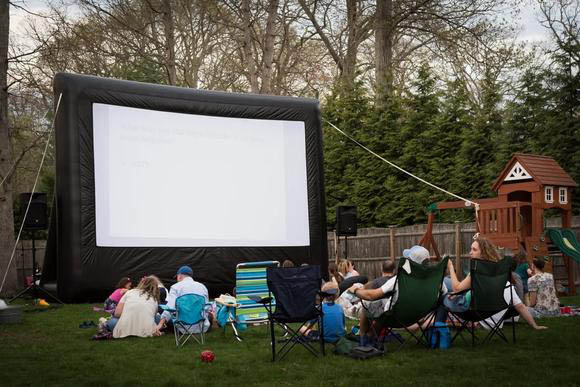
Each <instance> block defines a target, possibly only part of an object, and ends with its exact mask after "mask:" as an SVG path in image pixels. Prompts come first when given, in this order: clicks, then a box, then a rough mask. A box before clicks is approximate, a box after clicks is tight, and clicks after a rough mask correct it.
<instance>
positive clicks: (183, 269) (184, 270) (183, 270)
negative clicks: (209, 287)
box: [175, 266, 193, 276]
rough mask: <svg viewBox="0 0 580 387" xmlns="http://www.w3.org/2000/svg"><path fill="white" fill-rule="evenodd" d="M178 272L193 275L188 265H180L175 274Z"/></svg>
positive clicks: (178, 273)
mask: <svg viewBox="0 0 580 387" xmlns="http://www.w3.org/2000/svg"><path fill="white" fill-rule="evenodd" d="M180 274H187V275H193V270H191V267H189V266H181V267H180V268H179V270H177V274H175V276H178V275H180Z"/></svg>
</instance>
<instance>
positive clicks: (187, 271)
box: [95, 266, 213, 339]
mask: <svg viewBox="0 0 580 387" xmlns="http://www.w3.org/2000/svg"><path fill="white" fill-rule="evenodd" d="M192 276H193V270H192V269H191V267H189V266H182V267H180V268H179V270H177V274H176V279H177V282H176V283H175V284H174V285H173V286H171V288H170V289H169V292H168V291H167V289H166V288H165V286H164V285H163V283H162V282H161V281H160V280H159V278H157V277H156V276H154V275H149V276H146V277H143V278H141V280H140V281H139V284H138V285H137V287H136V288H134V289H132V283H131V280H130V279H129V278H123V279H121V281H120V282H119V284H118V285H117V288H116V289H115V291H113V293H112V294H111V295H110V296H109V297H108V298H107V300H106V301H105V308H104V309H105V311H107V312H109V313H110V314H111V316H110V318H109V319H105V318H102V319H101V320H100V322H99V328H98V333H97V335H96V336H95V338H96V339H100V338H111V337H112V338H123V337H127V336H139V337H151V336H159V335H161V334H162V331H163V330H164V329H165V328H166V327H167V326H168V324H171V312H170V310H171V309H174V308H175V301H176V300H177V298H178V297H180V296H182V295H185V294H198V295H201V296H203V297H204V299H205V302H206V303H207V302H208V299H209V293H208V291H207V288H206V287H205V285H203V284H202V283H200V282H197V281H194V280H193V278H192ZM160 305H166V308H161V307H160ZM168 309H169V310H168ZM212 321H213V314H212V313H211V312H209V313H207V317H206V319H205V321H204V323H203V327H202V326H201V324H200V326H196V325H194V326H191V327H190V328H188V329H190V333H199V332H200V331H201V329H203V331H204V332H207V331H208V330H209V329H210V327H211V323H212Z"/></svg>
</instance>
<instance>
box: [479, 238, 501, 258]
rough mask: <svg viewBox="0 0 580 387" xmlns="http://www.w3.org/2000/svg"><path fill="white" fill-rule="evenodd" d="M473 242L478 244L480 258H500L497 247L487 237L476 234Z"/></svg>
mask: <svg viewBox="0 0 580 387" xmlns="http://www.w3.org/2000/svg"><path fill="white" fill-rule="evenodd" d="M475 242H477V244H478V245H479V250H481V258H482V259H485V260H486V261H492V262H498V261H500V260H501V257H500V255H499V252H498V251H497V247H496V246H495V245H494V244H493V243H492V242H491V241H490V240H489V239H487V238H484V237H482V236H478V237H477V239H475Z"/></svg>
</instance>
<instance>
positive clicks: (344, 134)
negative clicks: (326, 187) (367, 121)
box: [324, 120, 479, 213]
mask: <svg viewBox="0 0 580 387" xmlns="http://www.w3.org/2000/svg"><path fill="white" fill-rule="evenodd" d="M324 122H326V123H327V124H329V125H330V126H332V127H333V128H334V129H336V130H337V131H338V132H340V133H341V134H342V135H343V136H345V137H346V138H348V139H349V140H351V141H352V142H354V143H355V144H357V145H358V146H360V147H361V148H363V149H364V150H366V151H367V152H369V153H370V154H372V155H373V156H375V157H378V158H379V159H381V160H382V161H384V162H385V163H387V164H389V165H390V166H391V167H393V168H396V169H398V170H399V171H401V172H403V173H406V174H407V175H409V176H411V177H412V178H414V179H417V180H419V181H420V182H422V183H424V184H427V185H428V186H430V187H432V188H435V189H437V190H439V191H441V192H444V193H446V194H447V195H450V196H453V197H454V198H457V199H459V200H463V201H464V202H465V205H466V206H471V205H472V204H474V205H475V210H476V213H477V210H478V209H479V203H476V202H474V201H472V200H469V199H465V198H463V197H461V196H459V195H456V194H454V193H453V192H449V191H447V190H445V189H443V188H441V187H438V186H436V185H435V184H433V183H430V182H428V181H427V180H424V179H421V178H420V177H419V176H415V175H413V174H412V173H411V172H408V171H406V170H404V169H403V168H401V167H399V166H398V165H396V164H393V163H392V162H390V161H389V160H387V159H385V158H384V157H382V156H381V155H379V154H377V153H375V152H373V151H372V150H370V149H369V148H367V147H366V146H364V145H363V144H361V143H360V142H358V141H357V140H355V139H354V138H353V137H351V136H350V135H348V134H346V133H345V132H343V131H342V130H340V129H339V128H337V127H336V125H334V124H333V123H332V122H330V121H328V120H324Z"/></svg>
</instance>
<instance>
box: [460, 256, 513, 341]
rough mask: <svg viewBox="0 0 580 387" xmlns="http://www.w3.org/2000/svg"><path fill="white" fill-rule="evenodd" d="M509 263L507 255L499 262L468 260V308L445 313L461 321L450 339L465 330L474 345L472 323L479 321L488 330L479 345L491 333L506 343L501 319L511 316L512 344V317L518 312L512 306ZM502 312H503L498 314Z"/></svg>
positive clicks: (487, 338)
mask: <svg viewBox="0 0 580 387" xmlns="http://www.w3.org/2000/svg"><path fill="white" fill-rule="evenodd" d="M511 264H512V258H511V257H505V258H504V259H502V260H501V261H499V262H491V261H484V260H481V259H472V260H471V263H470V275H471V289H470V290H471V303H470V304H469V309H468V310H467V311H465V312H449V313H450V315H451V316H452V318H453V319H455V320H456V321H458V322H460V324H461V325H460V326H459V328H458V330H457V333H456V334H455V335H454V336H453V338H452V341H453V340H455V338H456V337H457V336H461V337H462V338H463V336H462V332H463V331H465V330H467V331H468V332H469V333H470V334H471V344H472V345H475V340H476V339H477V337H476V336H475V327H474V325H475V324H474V323H475V322H479V323H480V324H482V325H485V326H487V327H488V328H489V333H488V334H487V336H486V337H485V338H484V340H483V341H482V344H484V343H486V342H488V341H490V340H491V339H492V338H493V336H495V335H497V336H498V337H500V338H501V339H502V340H504V341H505V342H506V343H507V342H508V339H507V337H506V336H505V334H504V333H503V331H502V326H503V322H504V321H506V320H509V319H511V323H512V339H513V342H514V344H515V342H516V327H515V321H514V317H515V316H517V314H518V313H517V311H516V310H515V308H514V305H513V292H514V290H513V287H512V286H511ZM506 283H508V286H509V292H510V300H509V303H506V301H505V298H504V291H505V290H506ZM503 311H505V313H503V314H502V315H499V314H500V313H502V312H503ZM469 323H471V324H469ZM468 324H469V325H470V327H469V326H468Z"/></svg>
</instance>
